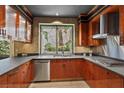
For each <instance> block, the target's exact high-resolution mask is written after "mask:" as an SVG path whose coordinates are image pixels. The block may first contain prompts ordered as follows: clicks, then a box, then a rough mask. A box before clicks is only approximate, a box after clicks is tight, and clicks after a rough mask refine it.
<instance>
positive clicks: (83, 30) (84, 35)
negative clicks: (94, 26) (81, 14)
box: [78, 22, 88, 46]
mask: <svg viewBox="0 0 124 93" xmlns="http://www.w3.org/2000/svg"><path fill="white" fill-rule="evenodd" d="M87 40H88V23H87V22H80V23H79V40H78V45H79V46H87Z"/></svg>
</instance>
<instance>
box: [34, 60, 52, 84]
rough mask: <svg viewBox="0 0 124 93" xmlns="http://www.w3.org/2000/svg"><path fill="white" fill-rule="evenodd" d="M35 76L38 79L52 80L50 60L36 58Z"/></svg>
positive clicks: (35, 79)
mask: <svg viewBox="0 0 124 93" xmlns="http://www.w3.org/2000/svg"><path fill="white" fill-rule="evenodd" d="M34 64H35V77H34V80H33V81H34V82H36V81H49V80H50V60H35V61H34Z"/></svg>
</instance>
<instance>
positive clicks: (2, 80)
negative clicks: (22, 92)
mask: <svg viewBox="0 0 124 93" xmlns="http://www.w3.org/2000/svg"><path fill="white" fill-rule="evenodd" d="M0 88H7V75H2V76H0Z"/></svg>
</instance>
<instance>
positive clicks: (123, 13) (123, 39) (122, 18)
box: [119, 5, 124, 45]
mask: <svg viewBox="0 0 124 93" xmlns="http://www.w3.org/2000/svg"><path fill="white" fill-rule="evenodd" d="M119 29H120V32H119V33H120V45H124V5H121V6H119Z"/></svg>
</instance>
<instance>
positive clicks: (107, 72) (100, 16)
mask: <svg viewBox="0 0 124 93" xmlns="http://www.w3.org/2000/svg"><path fill="white" fill-rule="evenodd" d="M37 10H39V11H37ZM0 15H1V16H0V88H34V87H35V88H43V87H45V86H43V85H42V84H47V85H46V87H48V88H49V87H59V86H57V85H56V83H62V84H63V82H64V83H66V82H71V83H69V84H70V85H68V87H73V86H71V84H72V82H78V83H79V86H76V84H75V83H74V84H75V86H74V87H77V88H78V87H82V88H85V87H87V88H89V87H91V88H123V87H124V71H123V68H124V62H123V61H124V57H123V55H124V47H123V45H124V28H123V24H124V23H123V20H124V16H123V15H124V6H123V5H54V6H52V5H0ZM51 83H53V85H54V86H53V85H51V86H49V85H50V84H51ZM35 85H37V86H35ZM40 85H42V86H40ZM77 85H78V84H77ZM61 87H64V85H63V86H61Z"/></svg>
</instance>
